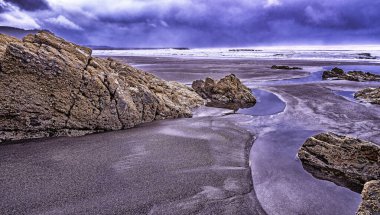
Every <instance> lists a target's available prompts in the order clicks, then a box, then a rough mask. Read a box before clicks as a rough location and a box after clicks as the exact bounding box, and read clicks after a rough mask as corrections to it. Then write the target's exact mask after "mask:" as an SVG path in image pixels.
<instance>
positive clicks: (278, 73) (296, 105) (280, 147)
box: [124, 57, 380, 215]
mask: <svg viewBox="0 0 380 215" xmlns="http://www.w3.org/2000/svg"><path fill="white" fill-rule="evenodd" d="M159 60H160V59H157V58H156V59H155V60H154V61H153V62H154V63H157V62H159ZM124 61H126V62H130V63H132V64H134V63H135V62H136V61H137V62H138V63H139V64H140V66H141V67H142V68H144V69H148V70H151V71H153V72H154V73H155V74H157V75H159V76H160V75H164V76H165V75H166V73H171V74H177V76H176V75H174V77H176V78H178V77H182V78H183V79H182V82H185V83H186V82H187V81H188V78H187V77H186V76H182V72H185V74H187V71H188V70H187V68H191V70H195V71H196V70H198V69H200V68H203V67H205V65H203V62H205V64H206V65H207V66H210V65H217V66H215V67H214V70H213V71H215V72H213V73H208V74H204V75H205V76H208V75H211V76H212V77H220V76H223V75H224V74H225V73H228V72H230V73H235V74H237V76H238V77H243V78H242V79H243V81H244V83H245V84H247V85H248V86H250V87H252V88H254V89H259V90H262V91H265V92H269V93H273V94H274V95H276V96H277V97H278V98H277V99H273V98H272V99H270V98H268V96H264V99H266V100H267V102H268V100H271V101H269V104H264V107H256V108H258V109H263V110H270V109H271V108H273V106H280V104H281V102H278V99H280V100H281V101H283V102H284V103H285V104H286V107H285V109H284V110H283V111H282V112H277V111H273V114H271V115H267V114H261V116H257V114H251V113H250V112H249V111H244V110H243V111H241V112H242V113H244V114H247V115H246V116H245V118H244V120H242V121H240V125H241V126H244V127H246V128H247V129H249V130H250V131H251V132H252V133H255V134H256V135H257V137H258V138H257V140H256V141H255V143H254V145H253V147H252V150H251V154H250V161H251V167H252V179H253V185H254V186H253V187H254V190H255V194H256V197H257V199H258V201H259V202H260V205H261V206H262V208H263V209H264V210H265V212H266V213H267V214H324V215H326V214H331V215H333V214H355V212H356V210H357V207H358V205H359V203H360V201H361V198H360V195H359V194H358V193H354V192H352V191H351V190H349V189H347V188H344V187H339V186H337V185H335V184H333V183H331V182H328V181H323V180H319V179H316V178H314V177H313V176H311V175H310V174H309V173H308V172H306V171H305V170H304V169H303V167H302V164H301V162H300V161H299V160H298V159H297V157H296V154H297V152H298V149H299V148H300V147H301V145H302V144H303V143H304V141H305V140H306V139H307V138H308V137H310V136H312V135H314V134H317V133H319V132H322V131H332V132H337V133H341V134H347V135H351V136H354V137H358V138H362V139H365V140H369V141H372V142H375V143H380V107H379V106H376V105H369V104H364V103H360V102H357V101H355V100H353V99H352V98H349V97H347V93H346V94H343V95H342V94H339V92H340V91H349V92H353V91H356V90H359V89H362V88H364V87H368V86H379V83H376V82H363V83H358V82H349V81H322V80H321V74H322V73H321V71H323V70H324V69H328V68H331V67H334V66H340V67H343V68H345V69H353V70H354V69H356V70H360V69H363V70H365V71H370V72H380V66H378V65H366V64H364V65H363V64H359V63H357V62H344V63H341V62H307V61H288V62H286V61H285V62H284V61H263V60H260V61H255V60H248V59H244V60H236V62H235V64H231V63H230V61H235V60H224V59H223V60H210V59H208V60H200V59H197V60H194V59H191V60H188V61H187V64H186V66H185V67H181V66H179V65H178V66H177V67H176V69H170V67H167V66H166V63H162V62H161V63H159V64H160V66H159V69H157V70H156V68H155V64H154V63H153V64H149V65H141V64H142V63H143V62H144V60H143V59H141V58H137V59H136V57H133V58H125V59H124ZM148 61H149V60H148ZM164 62H165V61H164ZM195 62H197V63H195ZM197 64H199V65H200V66H197ZM273 64H276V65H290V66H300V67H303V68H304V70H303V71H283V70H272V69H270V66H271V65H273ZM237 65H244V67H246V66H247V67H246V68H245V69H244V70H243V71H242V70H241V69H240V68H239V67H238V66H237ZM163 68H165V69H166V70H165V73H164V74H162V73H161V72H162V71H163V70H164V69H163ZM216 71H220V72H219V73H220V74H219V73H218V72H216ZM200 78H204V77H200ZM337 92H338V93H337ZM258 96H262V95H258ZM273 101H274V102H273ZM271 102H272V106H271ZM258 105H260V103H258ZM262 113H263V112H262ZM251 115H256V116H251Z"/></svg>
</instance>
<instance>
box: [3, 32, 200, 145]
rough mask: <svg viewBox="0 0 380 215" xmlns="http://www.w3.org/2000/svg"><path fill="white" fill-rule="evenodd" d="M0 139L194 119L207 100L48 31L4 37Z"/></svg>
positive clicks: (85, 132)
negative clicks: (19, 37)
mask: <svg viewBox="0 0 380 215" xmlns="http://www.w3.org/2000/svg"><path fill="white" fill-rule="evenodd" d="M0 42H1V44H0V65H1V66H0V67H1V70H0V142H1V141H6V140H17V139H24V138H35V137H45V136H61V135H82V134H87V133H93V132H97V131H107V130H118V129H123V128H130V127H133V126H135V125H138V124H140V123H144V122H150V121H153V120H157V119H167V118H176V117H190V116H191V108H193V107H195V106H198V105H201V104H203V103H204V100H203V99H202V98H201V97H200V96H198V95H197V93H195V92H194V91H193V90H192V89H191V88H189V87H186V86H184V85H182V84H179V83H175V82H166V81H163V80H161V79H159V78H157V77H155V76H153V75H151V74H149V73H145V72H143V71H141V70H138V69H135V68H133V67H131V66H129V65H126V64H122V63H120V62H118V61H115V60H113V59H101V58H95V57H92V56H91V52H92V51H91V49H89V48H86V47H82V46H78V45H75V44H73V43H70V42H67V41H65V40H63V39H61V38H58V37H56V36H54V35H53V34H51V33H49V32H45V31H42V32H39V33H37V34H36V35H28V36H26V37H25V38H24V39H23V41H19V40H17V39H15V38H12V37H8V36H5V35H0Z"/></svg>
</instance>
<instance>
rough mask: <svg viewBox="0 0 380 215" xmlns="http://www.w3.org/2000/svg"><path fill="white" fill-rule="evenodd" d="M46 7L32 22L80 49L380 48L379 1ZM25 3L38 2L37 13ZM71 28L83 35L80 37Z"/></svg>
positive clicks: (187, 0)
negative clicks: (46, 12) (95, 46)
mask: <svg viewBox="0 0 380 215" xmlns="http://www.w3.org/2000/svg"><path fill="white" fill-rule="evenodd" d="M47 1H48V2H49V3H50V5H51V8H52V9H51V10H50V20H51V21H50V22H44V21H41V20H42V18H40V17H38V15H34V16H37V17H36V18H37V19H38V18H40V22H39V23H40V24H41V25H42V27H45V28H49V29H51V30H52V31H54V32H57V33H58V34H60V35H62V36H64V37H66V38H68V39H72V40H74V41H77V42H81V43H85V44H98V45H110V46H125V47H127V46H128V47H148V46H156V47H157V46H191V47H197V46H208V47H210V46H247V45H271V44H336V43H346V44H347V43H379V42H380V21H379V20H380V12H379V10H378V8H380V1H374V0H240V1H237V0H210V1H202V0H178V1H174V0H173V1H171V0H166V1H156V0H144V1H138V0H125V1H116V0H108V1H97V0H95V1H85V0H76V1H74V0H68V1H70V2H71V4H76V3H78V2H79V3H78V4H77V6H76V7H68V6H70V5H71V4H70V2H69V3H68V4H65V5H63V4H61V5H60V4H59V3H57V1H58V0H47ZM12 2H13V4H18V6H19V7H21V8H23V9H24V10H27V9H26V6H25V5H28V6H29V7H30V8H29V9H28V10H32V8H34V9H42V8H44V7H45V8H46V7H48V4H46V2H42V1H31V0H29V1H24V0H22V1H21V0H20V1H12ZM26 2H33V3H31V5H33V4H35V2H40V4H38V5H40V6H36V5H35V6H31V5H29V4H26ZM61 2H62V1H61ZM54 3H55V4H54ZM20 4H24V6H21V5H20ZM73 8H75V9H73ZM58 16H61V17H60V19H57V17H58ZM44 18H46V17H44ZM52 18H53V19H55V21H52ZM69 22H71V23H69ZM59 24H60V25H59ZM65 26H66V28H65ZM70 26H71V27H73V26H77V27H75V28H76V29H83V30H82V31H81V32H79V33H78V30H75V29H68V28H67V27H70Z"/></svg>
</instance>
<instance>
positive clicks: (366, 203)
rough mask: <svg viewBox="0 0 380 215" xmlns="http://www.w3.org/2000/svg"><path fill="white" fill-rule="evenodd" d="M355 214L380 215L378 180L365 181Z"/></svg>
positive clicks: (379, 183) (379, 187) (379, 186)
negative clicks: (360, 201)
mask: <svg viewBox="0 0 380 215" xmlns="http://www.w3.org/2000/svg"><path fill="white" fill-rule="evenodd" d="M362 200H363V201H362V203H361V204H360V206H359V210H358V212H357V213H356V214H357V215H380V181H379V180H377V181H370V182H367V183H365V185H364V189H363V191H362Z"/></svg>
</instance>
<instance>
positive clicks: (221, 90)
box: [192, 74, 256, 110]
mask: <svg viewBox="0 0 380 215" xmlns="http://www.w3.org/2000/svg"><path fill="white" fill-rule="evenodd" d="M192 87H193V89H194V90H195V91H196V92H197V93H198V94H199V95H200V96H201V97H202V98H204V99H206V100H207V106H211V107H219V108H228V109H232V110H237V109H239V108H248V107H252V106H254V105H255V104H256V99H255V97H254V96H253V94H252V92H251V90H250V89H249V88H248V87H246V86H245V85H244V84H242V83H241V82H240V80H239V79H238V78H237V77H236V76H235V75H234V74H231V75H227V76H226V77H224V78H222V79H220V80H219V81H215V80H213V79H211V78H206V80H205V81H203V80H197V81H194V82H193V84H192Z"/></svg>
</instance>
